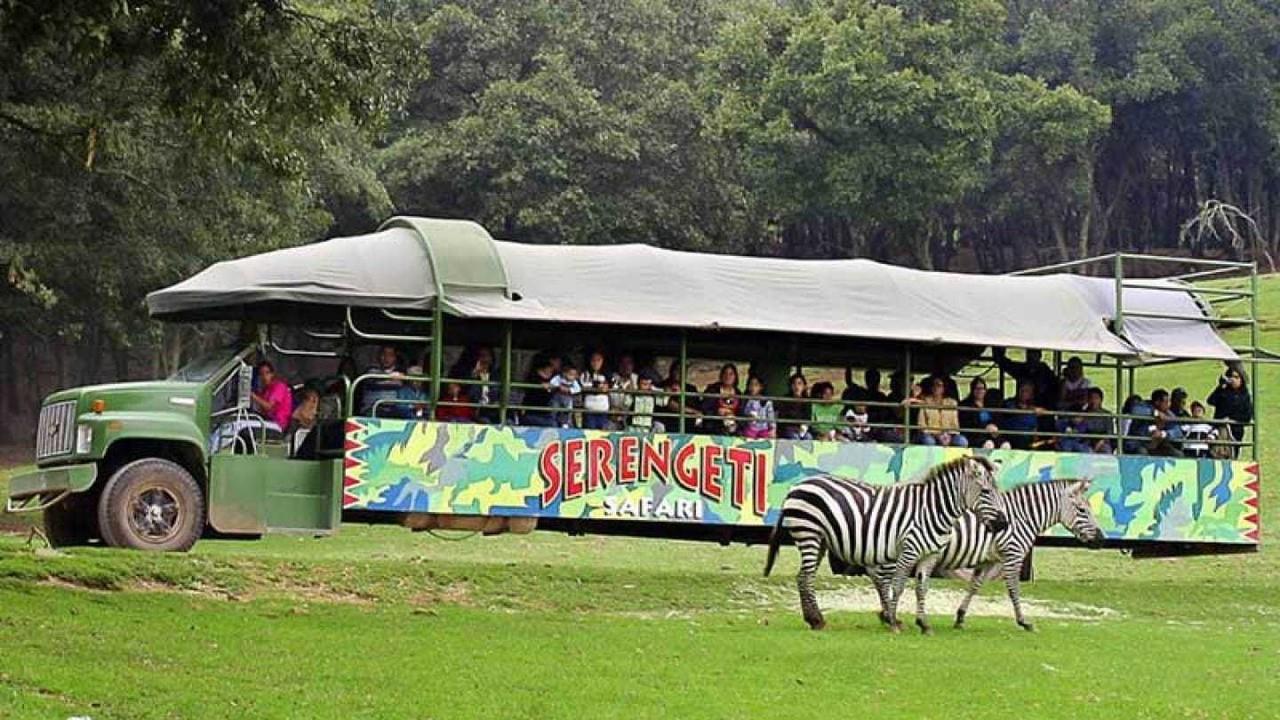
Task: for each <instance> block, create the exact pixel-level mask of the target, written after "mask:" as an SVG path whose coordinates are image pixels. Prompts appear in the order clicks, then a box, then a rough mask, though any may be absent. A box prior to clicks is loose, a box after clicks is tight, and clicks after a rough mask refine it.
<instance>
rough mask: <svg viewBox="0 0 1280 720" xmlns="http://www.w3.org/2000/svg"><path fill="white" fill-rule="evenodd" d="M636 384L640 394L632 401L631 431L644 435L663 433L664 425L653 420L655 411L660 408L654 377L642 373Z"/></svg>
mask: <svg viewBox="0 0 1280 720" xmlns="http://www.w3.org/2000/svg"><path fill="white" fill-rule="evenodd" d="M636 383H637V385H638V387H637V389H638V390H639V392H638V393H636V395H635V397H633V398H632V400H631V419H630V422H629V425H630V427H631V429H632V430H634V431H636V432H643V433H650V432H662V431H663V429H664V428H663V425H662V423H661V422H658V421H657V420H654V419H653V411H654V410H655V409H657V407H658V396H657V395H656V394H655V393H654V391H653V376H652V375H649V374H647V373H640V377H639V379H638V380H637V381H636Z"/></svg>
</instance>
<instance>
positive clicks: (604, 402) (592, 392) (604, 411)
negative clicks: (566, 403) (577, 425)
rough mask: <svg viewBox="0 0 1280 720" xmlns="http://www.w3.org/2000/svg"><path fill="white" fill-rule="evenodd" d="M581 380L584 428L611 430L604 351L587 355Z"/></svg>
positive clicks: (607, 376) (607, 377)
mask: <svg viewBox="0 0 1280 720" xmlns="http://www.w3.org/2000/svg"><path fill="white" fill-rule="evenodd" d="M581 382H582V427H583V429H585V430H609V429H610V423H609V409H610V403H609V375H608V373H606V372H605V370H604V353H602V352H600V351H599V350H596V351H595V352H593V353H591V355H590V356H588V357H587V369H586V370H584V371H583V373H582V378H581ZM650 384H651V385H652V382H651V383H650Z"/></svg>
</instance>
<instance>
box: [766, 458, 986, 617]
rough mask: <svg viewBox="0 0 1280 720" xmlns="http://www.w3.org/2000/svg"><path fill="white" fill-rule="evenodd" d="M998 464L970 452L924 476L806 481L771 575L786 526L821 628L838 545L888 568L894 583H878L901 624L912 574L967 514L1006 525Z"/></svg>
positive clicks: (772, 554) (804, 606)
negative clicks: (822, 567) (829, 567)
mask: <svg viewBox="0 0 1280 720" xmlns="http://www.w3.org/2000/svg"><path fill="white" fill-rule="evenodd" d="M994 470H995V466H994V465H993V464H992V463H991V461H990V460H988V459H987V458H984V457H980V456H967V457H962V458H956V459H954V460H951V461H948V462H945V463H942V464H941V465H938V466H936V467H934V468H933V469H931V470H930V471H929V472H928V473H927V474H926V475H925V476H924V477H923V478H922V479H921V480H920V481H919V482H916V483H907V484H902V485H892V486H888V487H878V486H873V485H867V484H863V483H859V482H853V481H848V480H841V479H839V478H834V477H831V476H827V475H824V476H818V477H813V478H809V479H806V480H804V481H801V482H799V483H797V484H796V485H795V486H794V487H792V488H791V490H790V491H789V492H788V493H787V497H786V500H784V501H783V503H782V511H781V513H780V514H779V518H778V525H777V526H776V527H775V529H774V533H773V537H771V538H770V541H769V555H768V559H767V560H766V563H765V571H764V572H765V575H768V574H769V572H770V571H771V570H772V569H773V563H774V561H775V559H776V558H777V554H778V547H779V545H780V544H781V541H782V533H784V532H785V533H787V534H788V535H789V536H790V537H791V539H792V540H793V541H794V542H795V544H796V548H797V549H798V550H799V551H800V572H799V573H798V574H797V575H796V587H797V588H798V590H799V592H800V608H801V610H802V612H803V613H804V619H805V621H806V622H808V623H809V626H810V627H812V628H814V629H815V630H816V629H821V628H822V627H823V626H825V625H826V622H825V620H824V619H823V617H822V611H821V610H820V609H819V608H818V603H817V599H816V597H815V595H814V591H813V579H814V575H815V573H816V572H817V569H818V565H819V564H821V562H822V557H823V555H824V554H826V553H827V552H830V553H831V554H832V557H833V559H834V558H838V559H839V560H840V562H841V563H842V564H843V565H848V566H861V567H876V568H881V569H883V570H884V572H886V573H887V575H886V580H887V584H884V585H882V584H881V583H879V582H877V589H881V601H882V603H883V604H884V606H885V607H886V608H887V612H888V620H889V621H890V626H891V627H893V628H894V629H897V627H898V624H897V622H896V614H897V604H898V598H899V597H901V595H902V589H903V586H904V585H905V584H906V579H907V576H908V575H909V574H910V573H911V570H912V569H913V568H915V567H916V564H917V563H918V562H919V560H920V559H921V558H924V557H927V556H929V555H932V554H935V553H937V552H938V550H939V549H941V548H942V546H943V545H944V544H945V543H946V541H947V539H948V537H949V536H950V534H951V527H952V525H954V524H955V522H956V521H957V520H958V519H959V518H960V517H961V516H962V515H964V514H965V513H966V512H969V511H971V510H972V511H976V512H977V514H978V516H979V517H981V518H982V520H983V522H986V523H988V524H989V525H990V526H991V528H992V529H994V530H999V529H1001V528H1003V527H1004V526H1005V524H1006V522H1007V521H1006V519H1005V515H1004V508H1003V502H1002V499H1001V497H1000V494H999V493H998V492H997V491H996V486H995V475H994ZM890 569H891V571H890Z"/></svg>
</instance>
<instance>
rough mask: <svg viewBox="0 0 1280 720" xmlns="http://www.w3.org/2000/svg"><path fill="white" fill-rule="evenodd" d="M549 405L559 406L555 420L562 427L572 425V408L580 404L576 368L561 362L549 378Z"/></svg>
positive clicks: (579, 389) (579, 384) (580, 388)
mask: <svg viewBox="0 0 1280 720" xmlns="http://www.w3.org/2000/svg"><path fill="white" fill-rule="evenodd" d="M549 384H550V385H551V391H552V394H551V406H552V407H554V408H560V409H561V412H558V413H556V414H555V422H556V424H557V425H559V426H560V427H562V428H568V427H573V409H574V408H575V407H578V406H579V405H581V404H582V383H580V382H578V368H576V367H574V366H573V365H572V364H571V363H562V364H561V365H560V372H559V373H557V374H556V375H555V376H554V377H552V378H551V382H550V383H549Z"/></svg>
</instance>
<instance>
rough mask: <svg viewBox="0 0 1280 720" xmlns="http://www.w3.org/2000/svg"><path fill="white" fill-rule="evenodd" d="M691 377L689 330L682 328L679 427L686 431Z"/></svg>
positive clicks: (681, 430)
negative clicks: (685, 411) (688, 381)
mask: <svg viewBox="0 0 1280 720" xmlns="http://www.w3.org/2000/svg"><path fill="white" fill-rule="evenodd" d="M687 377H689V331H688V330H685V329H684V328H681V329H680V421H679V422H678V423H677V427H678V428H679V430H680V432H681V433H683V432H684V409H685V378H687Z"/></svg>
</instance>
